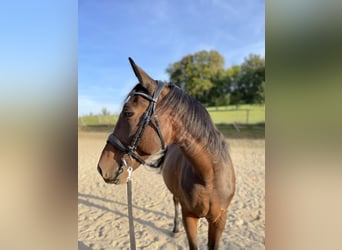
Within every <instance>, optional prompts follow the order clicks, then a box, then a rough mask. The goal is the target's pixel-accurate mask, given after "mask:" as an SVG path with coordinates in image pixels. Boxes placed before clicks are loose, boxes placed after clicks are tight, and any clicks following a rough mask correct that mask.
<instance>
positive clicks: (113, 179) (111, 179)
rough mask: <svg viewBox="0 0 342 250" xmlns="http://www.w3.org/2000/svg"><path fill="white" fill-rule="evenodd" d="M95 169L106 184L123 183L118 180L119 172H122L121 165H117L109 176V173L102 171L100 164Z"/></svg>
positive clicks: (119, 177)
mask: <svg viewBox="0 0 342 250" xmlns="http://www.w3.org/2000/svg"><path fill="white" fill-rule="evenodd" d="M97 171H98V172H99V174H100V175H101V177H102V178H103V180H104V181H105V182H106V183H107V184H121V183H123V182H121V181H120V179H121V174H122V173H123V169H122V167H119V168H118V169H117V170H116V172H115V175H114V177H112V176H110V175H109V174H106V173H103V171H102V168H101V166H100V164H98V165H97Z"/></svg>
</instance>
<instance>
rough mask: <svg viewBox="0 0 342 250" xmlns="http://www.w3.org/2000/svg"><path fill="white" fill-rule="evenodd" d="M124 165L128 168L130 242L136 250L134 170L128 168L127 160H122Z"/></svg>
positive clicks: (133, 249)
mask: <svg viewBox="0 0 342 250" xmlns="http://www.w3.org/2000/svg"><path fill="white" fill-rule="evenodd" d="M122 161H123V163H124V165H125V166H126V167H127V172H128V177H127V200H128V221H129V241H130V245H131V249H132V250H136V246H135V231H134V221H133V206H132V172H133V168H132V167H128V166H127V163H126V161H125V159H122Z"/></svg>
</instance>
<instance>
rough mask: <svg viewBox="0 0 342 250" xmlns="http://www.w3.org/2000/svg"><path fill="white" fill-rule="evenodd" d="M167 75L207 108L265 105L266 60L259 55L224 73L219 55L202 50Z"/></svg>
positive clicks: (178, 64)
mask: <svg viewBox="0 0 342 250" xmlns="http://www.w3.org/2000/svg"><path fill="white" fill-rule="evenodd" d="M166 72H167V73H169V75H170V80H171V81H172V82H173V83H175V84H177V85H178V86H180V87H182V88H184V90H185V91H186V92H187V93H189V94H190V95H191V96H193V97H194V98H196V99H197V100H198V101H200V102H201V103H203V104H205V105H208V106H222V105H228V104H243V103H246V104H252V103H264V101H265V94H264V90H265V60H264V58H262V57H260V56H259V55H253V54H251V55H249V56H248V57H247V58H245V60H244V62H243V63H242V64H241V65H233V66H231V67H229V68H227V69H224V58H223V57H222V56H221V55H220V54H219V52H217V51H215V50H211V51H209V52H208V51H205V50H203V51H200V52H197V53H195V54H193V55H191V54H190V55H187V56H185V57H183V58H182V59H181V60H180V61H179V62H176V63H173V64H171V65H170V66H169V67H168V68H167V69H166Z"/></svg>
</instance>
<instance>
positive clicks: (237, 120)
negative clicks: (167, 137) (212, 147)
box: [78, 105, 265, 139]
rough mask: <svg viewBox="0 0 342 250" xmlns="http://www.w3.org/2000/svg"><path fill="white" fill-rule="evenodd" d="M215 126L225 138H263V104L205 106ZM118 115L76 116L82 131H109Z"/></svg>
mask: <svg viewBox="0 0 342 250" xmlns="http://www.w3.org/2000/svg"><path fill="white" fill-rule="evenodd" d="M207 110H208V112H209V114H210V116H211V118H212V120H213V122H214V123H215V124H216V126H217V128H218V129H219V130H220V131H221V132H222V133H223V134H224V135H225V136H226V137H227V138H251V139H256V138H265V107H264V105H239V106H222V107H209V108H207ZM117 120H118V115H106V116H104V115H87V116H82V117H79V118H78V125H79V129H81V130H82V131H96V132H108V133H109V132H111V131H113V128H114V126H115V123H116V122H117Z"/></svg>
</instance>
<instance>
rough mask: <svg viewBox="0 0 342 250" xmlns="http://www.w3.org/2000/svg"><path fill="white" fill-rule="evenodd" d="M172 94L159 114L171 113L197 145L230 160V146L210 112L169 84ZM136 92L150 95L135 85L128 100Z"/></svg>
mask: <svg viewBox="0 0 342 250" xmlns="http://www.w3.org/2000/svg"><path fill="white" fill-rule="evenodd" d="M167 86H169V87H170V92H169V93H168V94H167V95H166V96H165V97H164V98H163V99H162V101H161V102H160V103H158V105H157V107H156V108H157V111H158V112H161V113H163V112H166V111H167V112H170V111H171V112H170V115H171V116H172V117H174V119H176V120H178V121H180V122H181V123H182V124H183V126H184V128H186V129H187V131H188V132H189V133H190V134H191V135H192V136H193V138H194V139H195V142H196V143H202V144H203V147H204V149H205V150H207V151H209V152H210V154H212V156H214V157H217V156H219V157H222V158H223V159H224V160H227V159H228V158H229V155H228V145H227V143H226V141H225V138H224V136H223V135H222V133H221V132H220V131H218V130H217V128H216V126H215V124H214V123H213V121H212V120H211V117H210V115H209V113H208V111H207V110H206V109H205V108H204V107H203V106H202V104H201V103H200V102H198V101H197V100H195V99H194V98H193V97H191V96H190V95H189V94H187V93H186V92H185V91H183V90H182V89H181V88H179V87H178V86H176V85H174V84H172V83H169V84H168V85H167ZM134 91H139V92H144V93H146V94H148V92H147V89H145V88H144V87H143V86H142V85H141V84H140V83H138V84H137V85H135V87H134V88H133V89H132V91H131V92H130V93H129V94H128V95H127V97H126V99H127V98H128V97H129V96H131V95H132V93H134Z"/></svg>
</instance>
